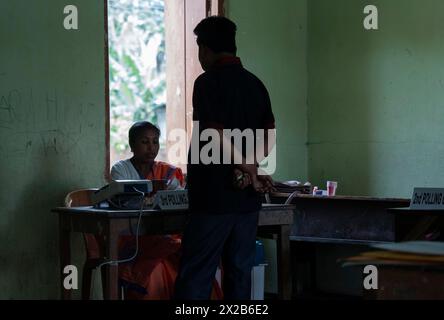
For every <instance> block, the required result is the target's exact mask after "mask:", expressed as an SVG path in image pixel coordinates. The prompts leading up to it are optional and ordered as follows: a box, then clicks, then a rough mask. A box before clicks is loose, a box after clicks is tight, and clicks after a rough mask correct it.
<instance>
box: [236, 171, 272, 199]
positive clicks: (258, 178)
mask: <svg viewBox="0 0 444 320" xmlns="http://www.w3.org/2000/svg"><path fill="white" fill-rule="evenodd" d="M235 170H237V171H238V172H239V171H241V172H243V173H244V175H248V178H249V183H248V184H250V183H251V184H252V185H253V188H254V190H256V191H257V192H261V193H267V192H273V191H276V189H275V188H274V182H273V179H272V178H271V177H270V176H269V175H266V174H261V175H258V167H257V166H256V165H255V164H241V165H238V169H235ZM248 184H247V186H248ZM245 187H246V186H245Z"/></svg>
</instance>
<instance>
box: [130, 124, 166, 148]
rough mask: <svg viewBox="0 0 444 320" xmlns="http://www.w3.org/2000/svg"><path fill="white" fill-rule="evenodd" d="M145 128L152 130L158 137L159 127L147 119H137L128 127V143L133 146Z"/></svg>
mask: <svg viewBox="0 0 444 320" xmlns="http://www.w3.org/2000/svg"><path fill="white" fill-rule="evenodd" d="M145 130H153V131H154V132H155V133H156V134H157V135H158V136H159V137H160V129H159V128H158V127H156V126H155V125H154V124H152V123H151V122H148V121H139V122H136V123H135V124H133V125H132V126H131V128H130V129H129V133H128V136H129V145H130V147H131V148H133V146H134V144H135V143H136V140H137V139H138V138H139V137H140V136H141V135H142V133H143V132H145Z"/></svg>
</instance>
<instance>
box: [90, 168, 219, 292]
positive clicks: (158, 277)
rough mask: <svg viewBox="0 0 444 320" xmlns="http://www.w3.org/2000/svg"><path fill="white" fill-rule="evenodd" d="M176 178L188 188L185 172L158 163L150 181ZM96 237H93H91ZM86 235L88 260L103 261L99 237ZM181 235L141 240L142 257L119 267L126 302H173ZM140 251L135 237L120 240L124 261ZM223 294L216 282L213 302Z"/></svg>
mask: <svg viewBox="0 0 444 320" xmlns="http://www.w3.org/2000/svg"><path fill="white" fill-rule="evenodd" d="M173 177H174V178H176V179H178V180H179V182H180V183H181V185H182V186H183V185H184V176H183V174H182V170H181V169H179V168H175V167H173V166H171V165H169V164H167V163H164V162H155V163H154V165H153V169H152V171H151V173H150V174H149V175H148V176H147V177H146V179H148V180H162V179H172V178H173ZM91 236H92V235H91ZM91 236H90V235H86V240H87V248H88V257H89V258H97V257H100V256H101V255H100V246H99V244H98V242H97V241H96V239H95V237H94V236H92V238H91ZM180 246H181V236H180V235H168V236H140V237H139V253H138V255H137V257H136V258H135V259H134V260H133V261H131V262H129V263H123V264H120V265H119V280H120V282H121V284H122V285H123V286H125V287H126V288H127V290H126V299H130V300H133V299H135V300H169V299H171V298H172V297H173V294H174V283H175V281H176V277H177V271H178V267H179V260H180ZM135 250H136V237H135V236H120V237H119V255H120V259H126V258H128V257H131V256H132V255H133V254H134V252H135ZM222 297H223V295H222V290H221V289H220V286H219V283H218V282H217V281H216V280H214V283H213V290H212V294H211V299H214V300H219V299H222Z"/></svg>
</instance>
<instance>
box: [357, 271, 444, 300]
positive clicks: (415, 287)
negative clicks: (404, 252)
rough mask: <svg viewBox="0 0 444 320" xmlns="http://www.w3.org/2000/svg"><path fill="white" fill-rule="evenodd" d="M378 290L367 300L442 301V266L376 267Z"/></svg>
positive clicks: (370, 294) (443, 285)
mask: <svg viewBox="0 0 444 320" xmlns="http://www.w3.org/2000/svg"><path fill="white" fill-rule="evenodd" d="M377 268H378V290H366V291H365V299H367V300H444V290H443V288H444V266H433V265H417V266H415V265H411V266H405V265H399V266H388V265H377Z"/></svg>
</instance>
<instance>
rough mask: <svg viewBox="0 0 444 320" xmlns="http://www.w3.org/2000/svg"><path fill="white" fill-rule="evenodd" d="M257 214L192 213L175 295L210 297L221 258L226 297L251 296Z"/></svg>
mask: <svg viewBox="0 0 444 320" xmlns="http://www.w3.org/2000/svg"><path fill="white" fill-rule="evenodd" d="M258 217H259V214H258V212H254V213H243V214H241V213H239V214H209V213H207V214H205V213H199V214H197V213H195V214H191V217H190V220H189V223H188V225H187V227H186V229H185V233H184V236H183V239H182V257H181V263H180V268H179V273H178V276H177V280H176V288H175V298H176V299H178V300H209V299H210V295H211V290H212V285H213V280H214V277H215V273H216V269H217V266H218V265H219V263H220V261H221V258H222V268H223V280H222V282H223V292H224V299H226V300H249V299H250V298H251V270H252V268H253V265H254V260H255V254H256V233H257V224H258Z"/></svg>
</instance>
